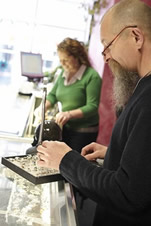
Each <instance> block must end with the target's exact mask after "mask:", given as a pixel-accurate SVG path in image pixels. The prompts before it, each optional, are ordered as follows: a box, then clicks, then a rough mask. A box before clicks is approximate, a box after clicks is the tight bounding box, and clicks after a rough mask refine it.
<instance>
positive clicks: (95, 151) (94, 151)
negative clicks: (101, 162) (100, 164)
mask: <svg viewBox="0 0 151 226" xmlns="http://www.w3.org/2000/svg"><path fill="white" fill-rule="evenodd" d="M106 151H107V147H106V146H104V145H101V144H97V143H95V142H92V143H91V144H88V145H87V146H85V147H84V148H82V151H81V155H82V156H84V157H85V158H86V159H87V160H90V161H95V160H96V159H97V158H100V159H104V157H105V154H106Z"/></svg>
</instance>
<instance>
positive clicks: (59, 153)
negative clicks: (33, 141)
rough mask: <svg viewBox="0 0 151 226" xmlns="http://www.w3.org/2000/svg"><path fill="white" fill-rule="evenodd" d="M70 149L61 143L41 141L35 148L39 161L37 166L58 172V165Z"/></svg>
mask: <svg viewBox="0 0 151 226" xmlns="http://www.w3.org/2000/svg"><path fill="white" fill-rule="evenodd" d="M71 150H72V149H71V148H70V147H69V146H68V145H66V144H65V143H63V142H59V141H43V142H42V145H39V146H38V147H37V151H38V154H37V155H38V157H39V160H38V161H37V164H38V165H39V166H41V167H46V168H53V169H57V170H59V165H60V162H61V160H62V158H63V157H64V155H65V154H66V153H67V152H69V151H71Z"/></svg>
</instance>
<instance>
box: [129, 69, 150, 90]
mask: <svg viewBox="0 0 151 226" xmlns="http://www.w3.org/2000/svg"><path fill="white" fill-rule="evenodd" d="M149 75H151V71H149V72H148V73H147V74H146V75H144V76H143V77H141V78H140V79H139V80H138V82H137V83H136V86H135V88H134V90H133V93H134V92H135V90H136V88H137V86H138V84H139V83H140V81H141V80H142V79H143V78H145V77H147V76H149Z"/></svg>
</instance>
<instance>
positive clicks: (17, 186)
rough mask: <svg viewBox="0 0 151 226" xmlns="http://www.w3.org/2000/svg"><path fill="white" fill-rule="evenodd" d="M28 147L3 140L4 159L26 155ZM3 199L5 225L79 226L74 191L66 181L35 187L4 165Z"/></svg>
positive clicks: (0, 218)
mask: <svg viewBox="0 0 151 226" xmlns="http://www.w3.org/2000/svg"><path fill="white" fill-rule="evenodd" d="M28 146H29V144H27V143H22V142H20V143H18V142H13V141H9V142H8V141H1V140H0V149H1V150H2V152H1V157H2V156H3V157H4V156H6V155H7V156H12V151H13V155H14V154H15V155H22V154H24V151H25V150H26V147H28ZM13 148H14V149H15V150H13ZM11 150H12V151H11ZM0 197H1V201H0V225H1V226H5V225H10V226H26V225H32V226H40V225H41V226H76V225H77V222H76V217H75V216H76V215H75V213H76V211H75V206H74V202H73V200H74V198H73V196H72V188H71V186H70V185H69V183H67V182H65V181H64V180H62V181H57V182H52V183H46V184H41V185H34V184H32V183H31V182H29V181H27V180H26V179H24V178H22V177H21V176H19V175H18V174H16V173H14V172H13V171H11V170H10V169H8V168H6V167H4V166H3V165H2V164H0Z"/></svg>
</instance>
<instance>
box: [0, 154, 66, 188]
mask: <svg viewBox="0 0 151 226" xmlns="http://www.w3.org/2000/svg"><path fill="white" fill-rule="evenodd" d="M16 157H17V158H25V157H27V155H21V156H9V157H2V160H1V163H2V164H3V165H5V166H6V167H8V168H9V169H11V170H12V171H14V172H15V173H17V174H18V175H20V176H22V177H23V178H25V179H27V180H28V181H30V182H32V183H33V184H44V183H50V182H55V181H60V180H64V178H63V177H62V175H61V174H60V173H59V172H58V173H56V172H55V173H54V174H52V173H51V174H48V175H38V176H35V175H33V174H32V173H31V172H29V171H30V170H29V171H27V170H24V169H23V168H21V167H19V166H17V165H16V164H14V163H13V162H11V161H10V160H11V159H13V158H14V159H15V158H16Z"/></svg>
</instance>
